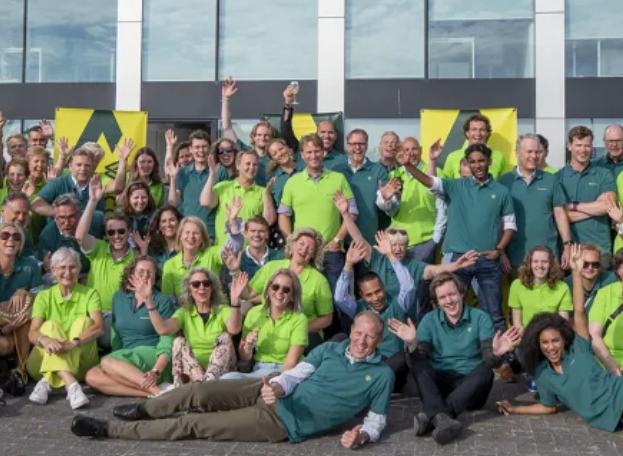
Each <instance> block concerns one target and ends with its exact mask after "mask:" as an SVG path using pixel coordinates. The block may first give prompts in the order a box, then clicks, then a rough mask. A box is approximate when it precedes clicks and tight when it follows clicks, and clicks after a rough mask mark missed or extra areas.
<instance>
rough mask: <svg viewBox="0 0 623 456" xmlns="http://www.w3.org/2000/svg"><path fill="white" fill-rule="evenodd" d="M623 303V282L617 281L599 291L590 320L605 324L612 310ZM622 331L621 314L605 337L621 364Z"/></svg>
mask: <svg viewBox="0 0 623 456" xmlns="http://www.w3.org/2000/svg"><path fill="white" fill-rule="evenodd" d="M621 304H623V289H622V287H621V282H619V281H617V282H615V283H612V284H610V285H608V286H606V287H604V288H602V289H601V290H599V291H598V292H597V296H595V302H594V303H593V306H592V307H591V311H590V313H589V314H588V321H589V322H594V323H601V324H602V325H605V324H606V322H607V321H608V318H610V315H612V312H614V311H615V310H617V308H618V307H619V306H620V305H621ZM622 331H623V317H622V316H621V315H619V316H618V317H617V318H615V320H614V321H613V322H612V323H611V324H610V328H608V332H607V333H606V335H605V337H604V338H603V339H604V343H605V344H606V347H608V351H609V352H610V354H611V355H612V358H613V359H614V360H615V361H616V363H617V364H618V365H619V366H623V337H621V332H622Z"/></svg>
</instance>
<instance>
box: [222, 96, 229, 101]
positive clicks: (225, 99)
mask: <svg viewBox="0 0 623 456" xmlns="http://www.w3.org/2000/svg"><path fill="white" fill-rule="evenodd" d="M221 101H229V97H223V98H221Z"/></svg>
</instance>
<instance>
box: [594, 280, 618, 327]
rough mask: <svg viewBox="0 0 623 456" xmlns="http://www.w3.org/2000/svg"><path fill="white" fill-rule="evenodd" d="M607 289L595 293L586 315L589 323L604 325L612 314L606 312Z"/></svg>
mask: <svg viewBox="0 0 623 456" xmlns="http://www.w3.org/2000/svg"><path fill="white" fill-rule="evenodd" d="M608 298H609V293H608V287H606V288H602V289H601V290H599V291H598V292H597V295H596V296H595V300H594V301H593V306H592V307H591V310H590V312H589V314H588V321H589V322H591V323H601V324H602V325H605V324H606V321H607V320H608V317H609V316H610V314H611V313H612V312H608Z"/></svg>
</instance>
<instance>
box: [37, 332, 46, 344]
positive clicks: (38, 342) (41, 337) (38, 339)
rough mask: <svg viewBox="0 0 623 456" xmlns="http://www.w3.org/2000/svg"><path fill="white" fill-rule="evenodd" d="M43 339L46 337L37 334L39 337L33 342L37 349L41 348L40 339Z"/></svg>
mask: <svg viewBox="0 0 623 456" xmlns="http://www.w3.org/2000/svg"><path fill="white" fill-rule="evenodd" d="M44 337H47V336H46V335H45V334H39V336H37V340H36V341H35V345H36V346H37V347H41V346H42V345H41V339H43V338H44Z"/></svg>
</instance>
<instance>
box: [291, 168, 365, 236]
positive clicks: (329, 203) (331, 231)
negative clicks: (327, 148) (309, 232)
mask: <svg viewBox="0 0 623 456" xmlns="http://www.w3.org/2000/svg"><path fill="white" fill-rule="evenodd" d="M338 190H339V191H341V192H342V193H343V194H344V196H345V197H346V198H347V199H352V198H353V196H354V195H353V192H352V190H351V188H350V185H348V182H347V181H346V178H345V177H344V175H343V174H341V173H338V172H335V171H331V170H329V169H327V168H324V169H323V171H322V174H321V175H320V176H319V177H318V179H317V181H314V180H313V179H312V178H311V177H310V176H309V174H308V173H307V171H302V172H300V173H298V174H296V175H294V176H292V177H291V178H290V179H289V180H288V182H287V183H286V185H285V188H284V189H283V198H282V199H281V205H282V206H287V207H289V208H290V209H291V210H292V213H293V215H294V230H297V229H299V228H304V227H305V228H313V229H315V230H316V231H318V232H319V233H320V234H321V235H322V238H323V239H324V241H325V242H329V241H331V240H332V239H333V238H334V237H335V235H336V234H337V232H338V231H339V229H340V227H341V226H342V216H341V215H340V211H338V210H337V208H336V207H335V204H334V203H333V195H334V194H335V192H337V191H338ZM319 214H322V217H319Z"/></svg>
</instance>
